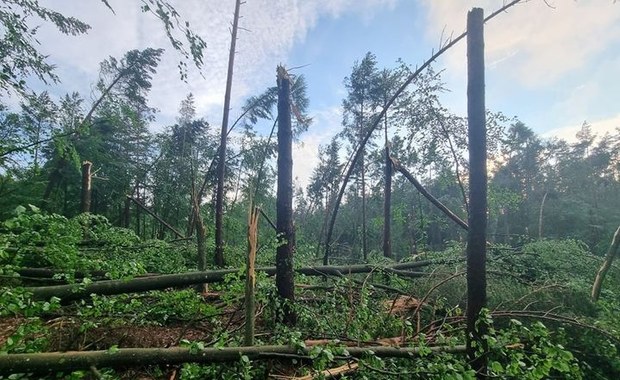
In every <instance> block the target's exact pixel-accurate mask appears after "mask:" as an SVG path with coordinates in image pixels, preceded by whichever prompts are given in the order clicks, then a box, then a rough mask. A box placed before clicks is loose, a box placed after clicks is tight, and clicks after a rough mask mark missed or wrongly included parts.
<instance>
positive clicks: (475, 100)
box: [467, 8, 487, 378]
mask: <svg viewBox="0 0 620 380" xmlns="http://www.w3.org/2000/svg"><path fill="white" fill-rule="evenodd" d="M467 119H468V137H469V223H468V224H469V234H468V238H467V348H468V355H469V357H470V359H471V360H472V367H473V368H474V369H475V370H476V372H477V374H478V377H479V378H485V375H486V356H485V355H480V356H478V355H476V350H477V348H475V347H474V345H472V342H474V341H475V342H476V345H477V347H478V348H480V347H481V345H483V344H484V340H483V339H482V337H483V336H484V334H485V333H486V330H487V326H485V325H484V324H483V323H476V322H477V321H478V316H479V315H480V311H481V310H482V308H484V307H485V306H486V298H487V289H486V286H487V281H486V247H487V245H486V228H487V144H486V115H485V99H484V13H483V10H482V8H473V9H472V10H471V11H470V12H469V13H468V14H467ZM483 350H484V347H483Z"/></svg>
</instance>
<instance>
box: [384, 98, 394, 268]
mask: <svg viewBox="0 0 620 380" xmlns="http://www.w3.org/2000/svg"><path fill="white" fill-rule="evenodd" d="M386 102H387V100H386ZM383 122H384V127H385V188H384V195H383V256H384V257H392V172H393V170H392V160H391V159H390V141H389V139H388V117H387V114H386V115H385V117H384V118H383Z"/></svg>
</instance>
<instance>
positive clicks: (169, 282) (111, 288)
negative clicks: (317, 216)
mask: <svg viewBox="0 0 620 380" xmlns="http://www.w3.org/2000/svg"><path fill="white" fill-rule="evenodd" d="M436 263H439V261H432V260H426V261H416V262H410V263H402V264H396V265H392V266H388V267H377V266H373V265H367V264H360V265H350V266H316V267H305V268H297V269H295V271H296V272H297V273H299V274H304V275H306V276H342V275H344V274H356V273H369V272H373V271H377V272H380V271H382V270H386V271H388V272H389V271H394V270H396V271H402V270H406V269H411V268H419V267H423V266H428V265H431V264H436ZM238 271H239V270H238V269H222V270H212V271H204V272H187V273H177V274H165V275H161V276H151V277H143V278H133V279H131V280H108V281H97V282H94V283H91V284H88V285H84V284H71V285H55V286H38V287H29V288H25V289H26V291H28V292H30V293H32V299H33V300H48V299H50V298H51V297H59V298H61V299H62V300H63V301H70V300H77V299H83V298H88V297H89V296H90V295H91V294H101V295H112V294H122V293H137V292H146V291H149V290H161V289H166V288H172V287H178V286H189V285H196V284H210V283H215V282H222V281H224V277H225V276H226V275H229V274H231V273H237V272H238ZM256 271H260V272H265V273H267V275H269V276H274V275H275V274H276V268H275V267H263V268H256ZM395 273H398V272H395Z"/></svg>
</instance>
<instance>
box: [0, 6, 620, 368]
mask: <svg viewBox="0 0 620 380" xmlns="http://www.w3.org/2000/svg"><path fill="white" fill-rule="evenodd" d="M137 3H139V4H140V5H139V7H140V9H141V11H142V13H145V14H148V15H151V16H152V17H155V18H157V19H158V20H159V21H160V22H161V27H162V28H163V29H164V30H165V31H166V33H167V36H168V38H169V44H170V46H166V47H165V48H167V49H168V50H171V51H174V52H175V53H176V54H178V55H179V56H180V63H179V69H180V70H179V73H180V77H181V78H180V80H183V78H184V77H185V78H186V76H187V72H186V70H193V69H204V70H208V69H209V68H208V67H204V63H203V59H202V57H203V52H204V50H205V49H208V45H207V44H206V42H205V41H203V39H202V38H201V37H200V36H198V35H196V34H194V32H193V31H192V29H191V26H190V25H189V23H185V22H184V21H183V18H182V15H180V14H179V13H177V11H176V10H175V9H174V7H173V6H172V5H171V4H170V3H169V2H167V1H164V0H142V1H140V2H137ZM517 3H519V0H516V1H511V2H506V3H505V4H504V6H503V7H502V8H501V9H498V10H493V12H492V13H491V12H490V11H486V10H485V12H484V15H483V12H482V9H480V8H474V9H472V11H470V12H469V14H467V15H465V14H464V15H463V18H465V17H467V22H468V24H467V25H468V28H467V31H466V32H465V33H463V34H462V35H460V36H453V37H451V38H450V39H448V40H446V41H445V42H444V43H443V44H442V45H441V48H440V49H438V50H437V51H434V52H432V53H431V54H432V55H430V56H429V59H428V60H427V61H425V62H422V63H420V62H413V63H412V62H404V61H399V62H396V63H395V64H394V65H393V66H391V67H381V65H380V64H379V63H378V60H377V57H376V56H375V55H374V54H373V53H372V52H368V53H366V54H365V55H363V56H360V57H359V59H358V60H357V61H355V62H351V70H350V74H349V75H347V76H346V77H345V78H342V80H343V83H344V86H345V88H346V94H345V95H344V97H343V99H342V113H343V119H342V126H341V130H340V131H338V132H337V134H335V136H334V137H333V139H332V140H331V142H330V143H329V144H325V145H323V146H321V147H320V148H319V152H318V157H319V163H318V165H317V166H316V167H315V168H314V169H313V172H312V175H311V177H310V181H309V183H308V184H307V185H304V186H300V185H299V184H298V183H297V182H296V181H295V180H294V178H293V174H292V167H293V165H295V162H294V161H293V159H292V149H294V147H295V144H298V143H300V142H303V138H304V133H305V132H306V131H308V129H309V128H313V123H314V120H313V118H312V114H311V112H309V110H310V103H311V102H312V99H310V98H309V97H308V95H307V94H308V88H309V86H313V85H314V83H309V82H308V81H307V80H306V79H305V78H304V75H303V69H301V70H290V69H289V70H287V68H286V66H283V65H280V66H276V65H275V64H274V67H273V70H274V73H275V74H276V76H275V77H276V80H274V83H273V87H269V88H265V89H264V91H263V92H260V93H257V94H254V95H252V96H249V97H248V98H247V99H245V100H244V104H243V107H242V108H241V109H234V108H231V106H230V98H231V92H232V91H235V89H234V87H233V85H232V83H233V81H232V78H233V76H234V67H235V43H236V41H237V39H238V38H239V37H238V36H237V29H238V27H239V26H238V20H239V18H240V17H242V15H243V2H241V1H240V0H236V1H235V9H234V17H233V19H232V20H231V40H230V49H229V51H230V55H229V56H228V57H222V60H226V59H227V65H228V77H227V84H226V94H225V99H224V109H223V112H222V120H221V121H220V120H206V119H205V118H203V117H201V116H200V115H199V114H198V112H197V106H196V102H197V100H196V99H195V98H194V95H192V94H191V93H190V94H188V95H187V96H186V98H185V99H184V100H183V101H182V102H181V104H179V105H178V115H177V117H176V121H175V122H174V123H172V124H170V125H168V126H167V127H166V128H164V129H163V130H160V131H155V129H154V128H153V123H154V121H155V119H156V114H157V110H155V109H154V108H151V107H150V106H149V91H150V90H151V87H152V81H153V78H154V76H155V75H157V71H158V64H159V62H160V60H161V57H162V54H163V52H164V50H163V49H164V47H161V48H148V49H144V50H132V51H128V52H126V53H125V54H124V55H123V56H119V57H109V58H108V59H106V60H105V61H103V62H101V64H100V72H99V77H98V79H97V81H96V82H95V83H92V84H91V88H92V92H93V93H92V94H82V93H77V92H73V93H68V94H66V95H65V96H63V97H62V98H55V97H54V96H53V95H51V94H50V92H49V91H45V90H44V91H40V92H34V91H33V90H32V89H31V88H30V87H29V86H28V83H29V82H28V78H30V77H37V78H39V79H40V80H42V81H44V82H45V83H47V84H48V86H50V87H51V86H54V85H56V84H57V83H59V82H60V81H62V79H63V78H59V77H57V76H56V74H55V71H54V70H55V68H54V66H53V65H51V64H50V63H49V62H48V57H47V56H45V55H44V54H43V53H41V52H40V50H39V49H40V47H39V45H38V42H37V40H36V33H37V28H36V27H32V26H31V24H29V21H28V20H29V19H32V18H36V19H38V20H42V22H46V23H49V24H51V25H53V26H54V27H56V28H57V29H58V30H59V31H60V32H62V33H65V34H68V35H79V34H83V33H87V32H88V30H89V28H90V27H89V25H87V24H85V23H83V22H81V21H80V20H77V19H75V18H71V17H68V16H64V15H63V14H61V13H58V12H56V11H54V10H52V9H49V8H45V7H43V6H41V5H39V3H38V2H36V1H22V0H8V1H4V2H3V4H2V5H0V20H1V21H2V27H3V32H4V33H3V35H2V36H1V37H0V56H1V57H2V61H1V62H2V63H1V65H2V70H1V73H0V93H2V98H0V379H39V378H42V379H171V380H172V379H263V378H265V379H280V380H284V379H287V380H295V379H296V380H301V379H314V378H317V379H400V378H402V379H477V378H497V379H552V378H556V379H617V378H620V358H619V355H618V352H619V351H618V350H619V349H620V318H619V315H620V269H619V268H618V266H617V265H616V264H614V262H613V260H614V258H615V256H616V255H617V254H618V253H619V252H618V251H619V246H620V227H619V226H620V212H618V210H620V196H619V195H620V126H619V127H618V128H616V130H615V132H614V133H606V134H603V135H601V134H597V133H595V132H594V130H595V128H594V127H595V126H593V125H590V124H589V123H587V122H584V123H583V125H582V127H581V130H580V131H579V132H578V133H577V135H576V136H575V139H574V140H571V141H566V140H562V139H559V138H543V137H541V136H540V135H538V134H537V133H535V132H534V130H533V129H532V128H531V127H530V126H528V125H525V124H524V123H523V122H521V121H520V120H519V118H518V116H508V115H506V114H504V113H502V112H501V110H490V109H487V108H486V107H485V102H484V68H485V66H484V50H483V49H484V48H483V45H484V43H483V37H484V24H485V22H486V23H491V22H498V23H501V18H502V15H503V14H504V13H505V12H509V11H510V8H511V7H512V6H513V5H515V4H517ZM101 7H102V11H111V12H114V10H113V9H112V7H111V6H110V4H108V2H107V1H105V0H102V1H101ZM231 11H232V9H231ZM142 16H143V17H146V15H142ZM484 17H486V18H484ZM67 38H70V37H67ZM456 44H466V45H467V58H466V59H467V65H468V81H469V82H468V91H467V94H462V96H463V97H464V98H467V101H468V112H467V115H457V114H454V113H452V112H451V110H450V109H449V108H448V107H447V106H446V105H445V104H442V101H441V98H442V96H441V95H442V94H443V93H445V92H446V91H449V90H450V89H449V88H446V85H445V83H444V81H443V79H442V75H443V74H444V72H443V70H442V69H441V67H440V65H439V64H438V63H437V62H436V60H437V58H438V57H440V56H441V54H443V53H444V52H445V51H447V50H448V49H450V48H451V47H452V46H454V45H456ZM464 59H465V58H464ZM9 96H12V97H13V98H17V99H18V100H19V102H18V103H19V104H18V106H11V104H10V103H9V102H8V101H5V100H6V99H8V97H9ZM264 130H267V131H270V133H269V134H263V133H261V132H259V131H264Z"/></svg>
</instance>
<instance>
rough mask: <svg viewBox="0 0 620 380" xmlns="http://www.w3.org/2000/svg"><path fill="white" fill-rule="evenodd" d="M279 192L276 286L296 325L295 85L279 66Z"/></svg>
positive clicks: (286, 318) (284, 318)
mask: <svg viewBox="0 0 620 380" xmlns="http://www.w3.org/2000/svg"><path fill="white" fill-rule="evenodd" d="M277 73H278V189H277V200H276V211H277V221H276V227H277V229H278V237H279V239H280V241H279V244H278V248H277V252H276V268H277V273H276V287H277V288H278V294H279V295H280V297H281V298H282V299H283V300H284V301H285V302H284V306H283V315H282V321H283V322H284V323H285V324H287V325H294V324H295V322H296V319H297V316H296V315H295V313H294V310H293V305H292V303H293V302H294V301H295V283H294V271H293V251H294V249H295V248H294V246H293V244H294V233H295V231H294V227H293V133H292V127H291V104H290V100H291V82H290V79H289V77H288V74H287V72H286V70H285V69H284V68H283V67H282V66H278V70H277Z"/></svg>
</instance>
